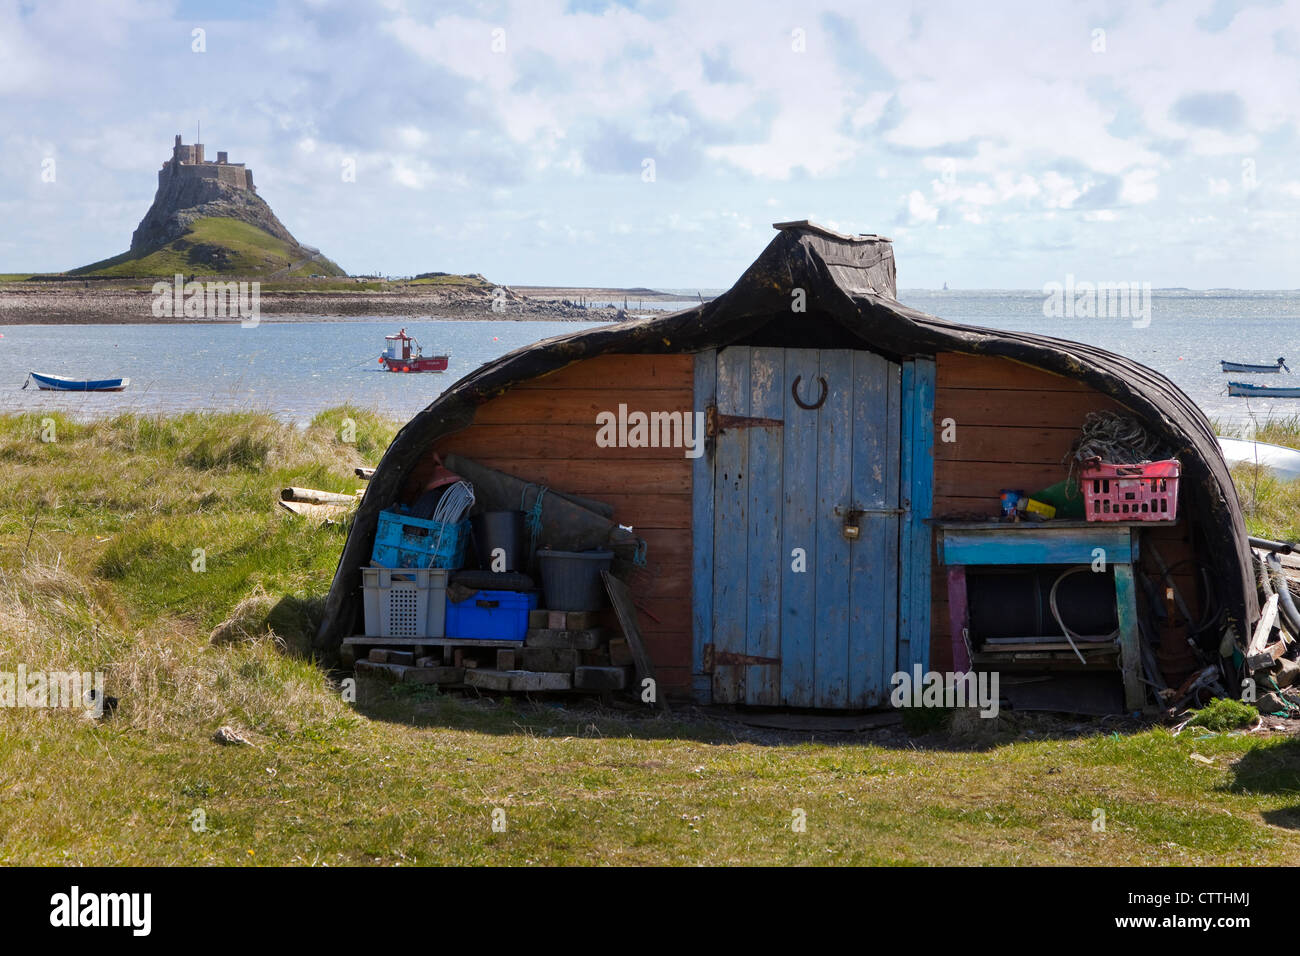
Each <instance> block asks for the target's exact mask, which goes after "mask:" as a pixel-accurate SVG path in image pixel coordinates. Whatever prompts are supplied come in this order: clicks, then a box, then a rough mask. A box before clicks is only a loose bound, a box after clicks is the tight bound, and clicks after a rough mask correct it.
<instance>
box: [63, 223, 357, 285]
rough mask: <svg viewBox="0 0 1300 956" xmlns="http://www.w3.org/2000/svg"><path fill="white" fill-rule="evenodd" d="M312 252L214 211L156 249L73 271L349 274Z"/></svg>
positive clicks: (112, 273) (114, 274)
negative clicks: (314, 256) (216, 215)
mask: <svg viewBox="0 0 1300 956" xmlns="http://www.w3.org/2000/svg"><path fill="white" fill-rule="evenodd" d="M310 255H311V253H310V252H307V251H305V250H302V249H300V248H295V247H294V246H293V245H292V244H290V243H287V242H285V241H284V240H282V239H278V238H276V237H275V236H273V235H271V234H270V233H268V232H265V231H263V230H261V229H259V228H257V227H256V226H252V225H249V224H248V223H246V222H241V221H240V220H238V219H226V218H220V217H211V218H208V219H199V220H196V221H195V223H194V225H193V226H192V227H191V228H190V230H189V231H188V232H187V233H185V235H183V236H182V237H181V238H179V239H175V240H173V241H171V242H169V243H167V244H166V245H164V246H162V247H161V248H158V249H154V250H153V251H151V252H146V253H138V252H124V253H122V254H121V255H120V256H114V257H113V258H111V259H104V260H101V261H100V262H92V263H91V264H90V265H87V266H82V267H81V268H79V269H73V270H71V271H70V272H69V273H68V274H69V275H74V276H112V277H115V278H124V279H131V278H141V279H145V278H154V277H158V278H167V277H170V276H174V275H177V274H178V273H179V274H181V275H240V276H267V277H269V276H272V275H280V276H282V277H290V276H308V275H326V276H341V275H346V273H345V272H344V271H343V270H342V269H341V268H339V267H338V266H337V265H336V264H335V263H333V262H331V261H330V260H329V259H326V258H325V257H324V256H320V257H319V258H317V259H310V258H308V257H309V256H310Z"/></svg>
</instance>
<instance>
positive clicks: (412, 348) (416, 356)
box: [379, 329, 447, 372]
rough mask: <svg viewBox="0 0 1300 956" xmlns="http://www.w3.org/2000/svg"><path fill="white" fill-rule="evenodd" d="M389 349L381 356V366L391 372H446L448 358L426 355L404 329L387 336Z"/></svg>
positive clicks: (385, 339) (385, 338) (386, 340)
mask: <svg viewBox="0 0 1300 956" xmlns="http://www.w3.org/2000/svg"><path fill="white" fill-rule="evenodd" d="M384 341H385V342H387V343H388V347H387V348H385V349H384V351H383V353H382V354H381V355H380V356H379V364H380V365H383V366H385V367H387V369H388V371H390V372H445V371H447V356H445V355H424V354H423V353H422V350H421V349H420V343H419V342H417V341H416V340H415V338H414V337H413V336H410V335H407V334H406V329H402V330H401V331H400V332H398V333H397V334H396V335H385V336H384Z"/></svg>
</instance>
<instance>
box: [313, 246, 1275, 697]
mask: <svg viewBox="0 0 1300 956" xmlns="http://www.w3.org/2000/svg"><path fill="white" fill-rule="evenodd" d="M777 230H778V232H777V235H776V237H775V238H774V239H773V240H772V241H771V243H770V244H769V245H768V246H767V248H766V249H764V250H763V252H762V253H761V254H760V255H759V257H758V259H757V260H756V261H755V262H754V263H753V264H752V265H751V266H750V267H749V268H748V269H747V270H746V271H745V273H744V274H743V275H742V276H741V277H740V279H739V280H738V281H737V282H736V284H735V285H734V286H733V287H732V288H731V289H730V290H728V291H727V292H726V293H724V294H723V295H721V296H719V297H718V298H716V299H715V300H713V301H710V302H708V303H707V304H701V305H699V306H697V307H695V308H691V309H687V310H685V311H682V312H677V313H674V314H670V315H664V316H659V317H653V318H640V319H634V320H630V321H623V322H618V323H612V324H609V325H606V326H601V327H598V328H589V329H584V330H582V331H578V332H575V333H573V334H568V335H562V336H558V337H555V338H551V339H547V340H545V341H541V342H538V343H536V344H535V345H532V346H529V347H527V348H523V349H519V350H516V351H514V352H511V353H509V354H507V355H504V356H502V357H501V358H499V359H497V360H496V361H494V362H491V363H488V364H486V365H484V366H483V367H481V368H480V369H478V370H477V371H475V372H473V373H471V374H469V375H467V376H466V377H464V378H463V379H461V380H460V381H459V382H457V383H456V384H455V385H454V386H452V387H451V388H450V389H448V390H447V391H446V392H444V393H443V394H442V395H440V396H439V397H438V398H437V400H436V401H434V402H433V403H432V404H430V405H429V407H428V408H426V409H425V410H424V411H422V412H420V413H419V414H418V415H416V416H415V417H414V418H413V419H412V420H411V421H410V422H409V423H407V424H406V426H405V427H404V428H402V430H401V431H400V432H399V433H398V435H397V437H396V439H395V440H394V441H393V443H392V445H391V447H389V449H388V450H387V452H386V453H385V455H384V457H383V459H382V461H381V462H380V463H379V465H378V467H377V468H376V470H375V473H374V475H373V477H372V478H371V481H370V485H369V488H368V491H367V493H366V495H365V499H364V502H363V504H362V505H361V507H360V509H359V511H358V513H357V515H356V519H355V523H354V525H353V527H352V529H351V532H350V534H349V536H348V540H347V544H346V546H345V547H344V550H343V554H342V558H341V560H340V562H339V565H338V569H337V571H336V573H335V576H334V579H333V583H332V586H331V589H330V593H329V598H328V602H327V609H326V617H325V620H324V623H323V625H322V626H321V628H320V631H319V634H318V637H317V645H318V650H319V651H320V652H321V653H322V655H324V656H327V657H328V656H329V655H330V654H331V653H332V652H334V651H336V650H337V648H338V646H339V644H340V641H341V640H342V639H344V638H345V637H347V636H349V635H353V634H357V633H360V632H361V630H362V623H361V620H362V618H361V611H360V604H361V600H360V598H361V576H360V569H361V568H362V567H363V566H364V565H366V564H367V562H368V559H369V557H370V554H371V546H372V542H373V539H374V535H375V528H376V518H377V515H378V513H379V512H380V510H381V509H383V508H385V507H388V506H390V505H391V504H392V503H393V502H402V501H406V502H409V501H413V500H415V499H416V498H417V497H418V496H419V495H420V494H421V493H422V491H423V490H424V489H425V488H426V486H427V485H428V484H429V480H430V476H431V475H432V474H433V471H434V469H435V467H437V464H438V462H439V461H444V460H446V459H448V457H449V456H454V459H453V460H455V459H461V460H467V461H473V462H476V463H478V464H480V465H482V466H486V467H489V468H491V469H495V470H496V471H499V472H501V473H505V474H508V475H511V476H515V477H517V478H519V479H522V480H523V481H525V482H529V483H532V484H534V485H535V486H537V487H539V488H540V487H545V488H548V489H552V490H554V491H555V492H557V493H565V494H569V495H573V496H580V497H582V498H587V499H596V500H598V501H601V502H604V503H605V504H606V505H608V506H609V508H610V509H612V514H613V522H614V523H615V524H617V525H621V526H625V528H631V529H632V531H631V534H632V535H633V536H635V537H636V538H637V539H639V541H640V545H639V546H638V548H637V551H638V553H637V554H635V555H630V556H629V555H626V554H625V555H624V556H623V557H624V558H628V560H623V561H621V562H619V563H617V564H616V566H615V567H616V571H619V573H620V574H621V576H624V577H625V578H626V580H627V583H628V586H629V588H630V591H631V593H632V596H633V599H634V600H635V603H636V606H637V608H638V625H639V629H640V631H641V635H642V638H643V640H644V643H645V646H646V649H647V651H648V653H649V655H650V657H651V658H652V660H653V664H654V668H655V671H656V673H657V678H658V680H659V682H660V686H661V687H662V688H663V690H664V691H666V692H667V693H668V694H669V695H670V696H673V697H677V698H685V699H691V700H694V701H697V702H701V703H714V704H743V705H752V706H771V707H791V708H819V709H860V708H870V707H875V706H880V705H884V704H887V703H888V699H889V696H890V687H891V679H892V677H893V675H894V674H896V673H898V672H912V671H913V670H914V669H915V668H918V667H919V668H920V669H921V670H922V671H954V670H955V671H966V670H970V669H975V670H981V669H996V670H998V671H1000V672H1002V673H1003V675H1004V681H1003V685H1004V690H1005V688H1006V687H1007V686H1008V685H1012V686H1019V688H1020V693H1021V695H1022V699H1023V700H1025V701H1026V702H1027V704H1026V705H1027V706H1029V705H1032V701H1033V700H1038V701H1039V703H1042V699H1043V695H1044V694H1047V696H1048V697H1050V698H1052V700H1054V701H1056V702H1057V703H1060V702H1061V701H1065V702H1067V703H1069V702H1071V701H1073V702H1074V703H1076V704H1078V707H1077V708H1076V709H1081V710H1085V711H1086V710H1089V709H1092V710H1094V711H1106V710H1112V711H1113V710H1117V709H1121V708H1122V709H1129V710H1131V709H1134V708H1136V707H1140V706H1142V705H1143V703H1144V702H1148V701H1149V700H1150V698H1148V696H1147V695H1148V688H1149V687H1150V686H1151V685H1156V686H1164V685H1168V686H1170V687H1175V688H1176V687H1178V686H1179V684H1181V683H1185V682H1186V681H1187V680H1188V678H1189V676H1190V675H1194V674H1197V673H1199V672H1202V671H1204V669H1205V668H1206V667H1207V666H1209V667H1219V668H1220V669H1221V672H1222V675H1223V678H1224V682H1225V686H1226V684H1227V682H1228V679H1229V677H1230V666H1229V665H1227V664H1226V662H1224V661H1223V660H1222V659H1221V657H1220V649H1221V646H1223V647H1225V648H1226V646H1227V645H1226V644H1224V633H1225V631H1226V632H1229V634H1230V635H1235V637H1236V638H1238V639H1239V640H1244V639H1245V638H1247V637H1248V636H1249V633H1250V629H1251V628H1252V626H1253V625H1254V623H1255V622H1256V620H1257V619H1258V618H1259V615H1260V611H1259V602H1258V598H1257V594H1256V589H1255V584H1254V576H1253V570H1252V563H1251V554H1250V546H1249V543H1248V538H1247V533H1246V529H1245V527H1244V523H1243V519H1242V515H1241V511H1240V507H1239V504H1238V500H1237V496H1236V492H1235V490H1234V488H1233V484H1232V481H1231V478H1230V477H1229V473H1228V469H1227V466H1226V465H1225V463H1224V460H1223V457H1222V456H1221V454H1220V451H1219V447H1218V445H1217V442H1216V439H1215V436H1214V434H1213V432H1212V430H1211V428H1210V426H1209V424H1208V422H1207V421H1206V419H1205V417H1204V415H1203V414H1202V413H1201V411H1200V410H1199V409H1198V408H1197V407H1196V406H1195V405H1194V404H1193V403H1192V402H1191V401H1190V400H1189V399H1188V398H1187V396H1185V395H1184V394H1183V393H1182V392H1181V391H1180V390H1179V389H1178V388H1177V387H1176V386H1175V385H1174V384H1173V383H1172V382H1170V381H1169V380H1168V379H1167V378H1165V377H1164V376H1162V375H1160V374H1158V373H1156V372H1154V371H1152V370H1151V369H1149V368H1145V367H1144V366H1142V365H1140V364H1138V363H1136V362H1133V361H1131V360H1130V359H1127V358H1124V357H1121V356H1119V355H1115V354H1112V353H1109V352H1106V351H1104V350H1102V349H1098V348H1094V347H1092V346H1089V345H1083V344H1079V343H1076V342H1069V341H1064V340H1062V339H1058V338H1053V337H1051V336H1049V335H1043V334H1031V333H1025V332H1007V331H998V330H993V329H985V328H976V327H972V326H968V325H961V324H957V323H954V322H949V321H945V320H943V319H940V318H935V317H933V316H930V315H926V314H923V313H921V312H918V311H916V310H914V309H910V308H908V307H906V306H904V305H902V304H900V303H899V302H898V301H897V298H896V294H897V293H896V286H895V282H896V279H895V265H894V253H893V246H892V244H891V242H890V240H888V239H886V238H883V237H881V236H876V235H843V234H839V233H837V232H833V231H831V230H828V229H825V228H822V227H819V226H817V225H814V224H811V223H807V222H798V223H783V224H778V226H777ZM1048 323H1049V320H1047V319H1044V324H1045V325H1047V324H1048ZM1107 412H1110V413H1116V414H1117V415H1120V416H1123V417H1124V418H1125V420H1127V421H1129V422H1131V423H1136V424H1137V426H1138V427H1139V428H1140V429H1141V430H1142V432H1143V433H1144V434H1145V436H1146V438H1147V440H1148V441H1149V442H1150V443H1151V444H1152V445H1159V446H1161V447H1163V448H1164V449H1166V454H1167V455H1168V456H1169V457H1171V458H1174V459H1176V460H1177V461H1178V463H1179V465H1180V476H1179V478H1178V480H1177V481H1174V482H1172V484H1171V485H1168V486H1166V485H1161V486H1160V487H1161V488H1164V489H1165V490H1166V495H1165V497H1166V499H1169V495H1170V493H1172V500H1166V503H1165V504H1164V505H1161V506H1160V507H1163V508H1168V509H1169V511H1168V512H1166V513H1164V514H1162V515H1161V516H1160V517H1159V518H1158V519H1157V520H1150V519H1151V516H1150V515H1146V514H1142V515H1138V514H1134V515H1133V516H1132V519H1133V520H1127V519H1120V520H1116V519H1115V518H1114V516H1113V515H1111V516H1110V519H1111V520H1105V521H1101V520H1088V519H1090V518H1096V517H1097V516H1096V515H1092V514H1089V515H1085V514H1083V512H1082V510H1080V512H1079V513H1078V514H1077V515H1076V516H1075V517H1074V518H1073V519H1066V518H1062V517H1060V516H1058V517H1054V518H1051V519H1048V520H1041V521H1038V520H1029V519H1032V518H1034V517H1035V516H1034V515H1032V514H1025V513H1023V512H1016V513H1015V515H1014V517H1015V518H1017V519H1025V520H1000V516H1001V514H1002V507H1001V504H1002V500H1001V499H1002V496H1003V493H1004V492H1006V491H1012V492H1013V497H1015V496H1014V492H1015V491H1017V490H1018V491H1020V492H1021V493H1022V494H1021V495H1020V497H1021V498H1022V499H1023V497H1025V496H1026V495H1027V496H1029V497H1033V495H1034V494H1035V493H1036V492H1037V491H1039V490H1040V489H1046V488H1049V487H1051V486H1055V485H1059V484H1060V483H1061V482H1062V481H1066V482H1067V485H1068V484H1069V481H1070V480H1071V479H1072V478H1077V474H1072V467H1073V466H1072V465H1071V461H1072V459H1071V452H1072V449H1076V448H1077V446H1078V441H1079V438H1080V435H1081V434H1082V430H1083V429H1084V427H1085V425H1086V423H1087V422H1088V421H1089V416H1090V415H1093V414H1094V413H1107ZM1099 487H1100V486H1099ZM1175 509H1176V510H1175ZM624 533H625V534H626V532H624ZM543 543H544V542H543ZM1082 567H1087V568H1088V569H1089V570H1090V571H1092V572H1094V573H1092V574H1089V575H1084V574H1067V572H1070V571H1072V570H1073V569H1076V568H1082ZM620 569H621V570H620ZM1088 681H1091V682H1092V683H1091V684H1087V685H1086V686H1085V683H1083V682H1088ZM1053 695H1055V696H1053ZM1013 699H1014V698H1013Z"/></svg>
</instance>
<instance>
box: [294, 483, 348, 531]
mask: <svg viewBox="0 0 1300 956" xmlns="http://www.w3.org/2000/svg"><path fill="white" fill-rule="evenodd" d="M360 500H361V492H359V491H358V492H357V493H356V494H352V495H344V494H340V493H338V492H336V491H317V490H316V489H315V488H285V489H283V490H282V491H281V492H280V500H279V502H277V503H278V504H279V505H280V507H281V508H284V509H285V510H286V511H291V512H293V513H294V514H296V515H301V516H302V517H304V518H307V519H309V520H311V521H315V522H318V523H320V524H333V523H334V522H335V521H337V520H339V519H342V518H346V517H347V516H348V515H349V514H351V513H352V509H353V508H355V507H356V506H357V502H358V501H360Z"/></svg>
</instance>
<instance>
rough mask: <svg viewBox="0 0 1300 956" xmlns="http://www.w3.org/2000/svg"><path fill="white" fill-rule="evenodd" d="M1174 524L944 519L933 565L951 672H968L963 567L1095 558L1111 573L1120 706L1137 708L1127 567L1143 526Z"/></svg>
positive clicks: (1133, 596)
mask: <svg viewBox="0 0 1300 956" xmlns="http://www.w3.org/2000/svg"><path fill="white" fill-rule="evenodd" d="M1174 523H1175V522H1151V521H1141V522H1132V523H1128V522H1113V523H1112V522H1104V523H1102V522H1091V521H1044V522H1027V521H1024V522H1001V521H978V522H946V523H941V524H939V525H938V529H939V539H938V544H939V547H938V551H939V563H940V564H944V565H947V567H948V613H949V618H950V622H951V627H952V654H953V670H954V671H956V672H958V673H961V672H963V671H967V670H970V668H971V661H970V656H969V654H968V652H967V647H966V639H965V635H966V633H967V632H968V629H969V627H970V607H969V603H968V601H967V593H966V568H967V567H969V566H983V567H987V566H991V565H998V566H1016V565H1043V564H1087V565H1092V564H1094V562H1095V561H1096V560H1097V559H1098V557H1101V558H1103V559H1104V561H1105V565H1106V567H1109V568H1111V569H1112V570H1113V572H1114V575H1115V609H1116V612H1117V617H1118V620H1119V647H1120V672H1121V675H1122V676H1123V680H1124V706H1125V708H1126V709H1128V710H1130V711H1133V710H1141V709H1142V706H1143V704H1144V703H1145V701H1146V692H1145V691H1144V690H1143V687H1142V680H1141V676H1140V675H1141V666H1142V665H1141V645H1140V643H1139V642H1140V641H1141V635H1140V633H1139V627H1138V609H1137V589H1136V587H1135V586H1134V580H1133V567H1134V565H1136V564H1137V562H1138V540H1139V534H1138V532H1139V531H1141V530H1142V529H1143V528H1144V527H1152V526H1163V525H1169V524H1174Z"/></svg>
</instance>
